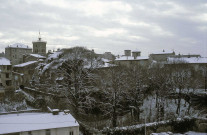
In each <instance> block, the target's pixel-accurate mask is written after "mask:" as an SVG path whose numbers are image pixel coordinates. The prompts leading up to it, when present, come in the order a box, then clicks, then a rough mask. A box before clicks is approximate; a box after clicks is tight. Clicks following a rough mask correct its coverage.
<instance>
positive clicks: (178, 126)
mask: <svg viewBox="0 0 207 135" xmlns="http://www.w3.org/2000/svg"><path fill="white" fill-rule="evenodd" d="M145 128H146V132H147V135H150V134H151V133H159V132H168V131H171V132H174V133H184V132H187V131H197V132H207V118H183V119H177V120H171V121H161V122H154V123H147V124H146V125H145V124H139V125H134V126H128V127H117V128H113V129H109V128H106V129H104V130H103V132H102V133H103V134H107V135H126V134H130V135H137V134H139V135H142V134H143V135H144V134H145Z"/></svg>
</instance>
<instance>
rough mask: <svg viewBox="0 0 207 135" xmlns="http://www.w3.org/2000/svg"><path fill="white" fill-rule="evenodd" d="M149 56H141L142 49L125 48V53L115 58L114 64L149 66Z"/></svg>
mask: <svg viewBox="0 0 207 135" xmlns="http://www.w3.org/2000/svg"><path fill="white" fill-rule="evenodd" d="M148 59H149V58H148V57H145V56H141V51H137V50H135V51H131V50H124V55H123V56H119V57H117V58H116V59H115V60H114V64H116V65H122V66H127V67H130V66H132V65H141V66H147V65H148V64H149V61H148Z"/></svg>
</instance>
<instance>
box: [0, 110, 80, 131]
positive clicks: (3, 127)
mask: <svg viewBox="0 0 207 135" xmlns="http://www.w3.org/2000/svg"><path fill="white" fill-rule="evenodd" d="M0 120H1V123H2V124H0V134H2V135H79V124H78V122H77V121H76V120H75V119H74V117H73V116H72V115H71V114H68V113H64V112H59V113H58V114H57V115H54V114H52V113H44V112H32V113H28V112H27V113H17V114H6V115H5V114H4V115H0ZM7 123H9V126H8V124H7Z"/></svg>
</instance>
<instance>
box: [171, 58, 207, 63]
mask: <svg viewBox="0 0 207 135" xmlns="http://www.w3.org/2000/svg"><path fill="white" fill-rule="evenodd" d="M175 62H179V63H181V62H183V63H207V58H204V57H198V58H197V57H190V58H186V57H184V58H171V57H169V58H168V63H175Z"/></svg>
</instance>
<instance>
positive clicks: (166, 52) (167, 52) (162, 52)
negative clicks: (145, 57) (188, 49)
mask: <svg viewBox="0 0 207 135" xmlns="http://www.w3.org/2000/svg"><path fill="white" fill-rule="evenodd" d="M173 53H175V52H174V51H165V50H163V51H155V52H152V53H151V54H173Z"/></svg>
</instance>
